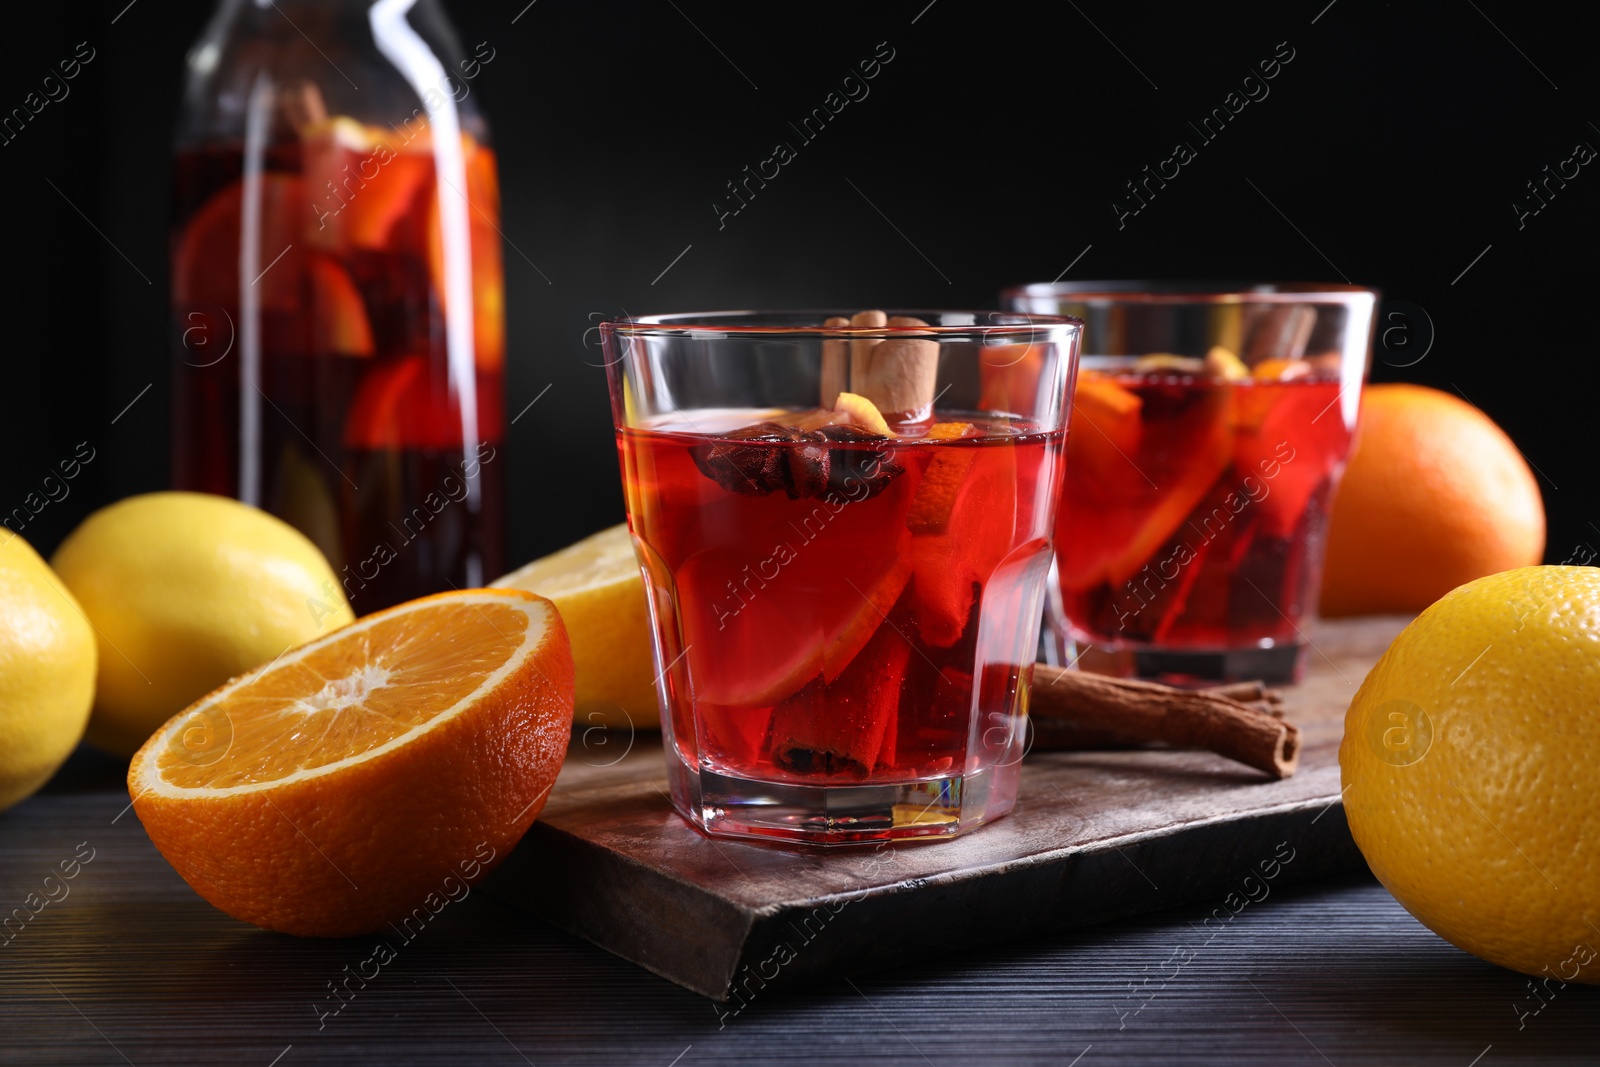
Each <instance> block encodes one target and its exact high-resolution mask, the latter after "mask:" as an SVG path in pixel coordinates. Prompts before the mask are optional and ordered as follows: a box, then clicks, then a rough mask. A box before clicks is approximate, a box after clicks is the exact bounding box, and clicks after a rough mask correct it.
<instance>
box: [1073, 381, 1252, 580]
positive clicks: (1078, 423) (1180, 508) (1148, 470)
mask: <svg viewBox="0 0 1600 1067" xmlns="http://www.w3.org/2000/svg"><path fill="white" fill-rule="evenodd" d="M1175 388H1183V389H1185V390H1187V389H1189V388H1193V389H1194V390H1196V392H1195V395H1194V397H1193V398H1192V400H1191V402H1190V403H1189V404H1188V406H1187V408H1186V409H1185V410H1183V411H1182V412H1179V413H1175V414H1173V415H1170V416H1167V415H1163V416H1161V417H1160V418H1157V419H1154V420H1150V419H1148V413H1147V412H1146V411H1145V410H1144V407H1145V401H1144V400H1143V399H1142V398H1141V397H1140V396H1139V395H1138V394H1136V393H1133V392H1132V391H1131V390H1128V389H1125V388H1123V387H1122V386H1121V385H1119V384H1118V383H1116V382H1114V381H1111V380H1109V379H1097V378H1092V377H1091V378H1088V379H1087V380H1085V379H1083V378H1081V377H1080V379H1079V382H1078V391H1077V395H1076V396H1075V397H1074V400H1073V422H1072V432H1071V434H1070V435H1069V437H1068V440H1067V485H1066V489H1065V492H1064V494H1063V504H1062V521H1061V522H1060V523H1059V524H1058V526H1057V533H1056V550H1057V555H1058V559H1059V567H1060V578H1061V585H1062V587H1063V588H1065V589H1089V588H1093V587H1094V586H1096V585H1099V584H1101V583H1103V582H1105V583H1110V584H1111V585H1112V586H1114V587H1115V586H1120V585H1121V584H1122V583H1123V582H1125V581H1127V580H1128V579H1129V578H1130V577H1132V576H1133V575H1134V574H1135V573H1137V572H1138V571H1139V569H1140V568H1141V567H1143V566H1144V565H1145V564H1146V563H1147V562H1149V561H1150V556H1151V554H1152V553H1153V552H1154V551H1155V550H1156V549H1158V548H1160V547H1161V546H1162V545H1163V544H1164V543H1165V542H1166V541H1167V540H1168V539H1169V538H1171V537H1172V536H1173V533H1174V531H1176V530H1177V528H1178V527H1179V526H1180V525H1182V523H1183V521H1184V520H1185V519H1186V518H1187V517H1188V516H1189V513H1190V512H1192V511H1193V510H1194V508H1195V505H1196V504H1198V503H1199V502H1200V500H1201V498H1203V497H1204V496H1205V495H1206V492H1207V491H1208V490H1209V489H1210V488H1211V486H1212V485H1213V484H1215V482H1216V480H1217V478H1218V477H1219V476H1220V475H1221V474H1222V472H1223V471H1224V470H1225V469H1226V468H1227V466H1228V463H1229V461H1230V460H1231V459H1232V455H1233V428H1232V423H1231V421H1230V418H1229V411H1230V403H1231V397H1230V394H1231V392H1232V389H1231V387H1229V386H1227V385H1196V386H1193V387H1190V386H1176V387H1175Z"/></svg>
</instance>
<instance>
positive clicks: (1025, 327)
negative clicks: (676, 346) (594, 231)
mask: <svg viewBox="0 0 1600 1067" xmlns="http://www.w3.org/2000/svg"><path fill="white" fill-rule="evenodd" d="M857 310H858V311H859V309H857ZM883 310H884V313H885V315H887V316H888V317H890V318H893V317H895V316H900V315H904V316H914V317H917V318H921V317H923V316H927V315H950V314H956V315H971V316H972V317H973V318H974V319H975V320H976V319H979V318H981V317H984V316H989V317H994V316H1000V317H1005V318H1014V319H1016V320H1017V321H1015V322H978V321H974V322H972V323H967V324H962V325H941V324H934V323H930V324H928V325H926V326H888V325H885V326H820V325H817V326H813V325H798V324H797V325H786V324H776V325H760V324H756V323H749V324H739V323H738V320H739V319H740V318H751V319H754V318H758V317H761V316H780V315H795V316H800V315H806V316H817V317H819V318H834V317H839V318H849V317H850V316H851V315H853V314H855V313H856V312H851V311H846V310H844V309H834V308H795V309H782V310H779V309H767V310H757V309H735V310H728V311H691V312H673V313H670V314H664V315H629V316H623V317H619V318H614V319H606V320H604V321H603V322H601V323H600V330H601V333H602V334H618V335H622V336H627V337H696V336H700V337H706V338H722V337H775V336H776V337H899V336H917V337H928V336H930V335H931V336H934V337H939V336H974V335H976V336H981V337H985V338H988V337H1006V336H1011V335H1016V334H1025V333H1027V332H1029V331H1033V330H1038V329H1040V328H1043V327H1061V326H1065V327H1070V328H1072V329H1075V330H1079V331H1082V329H1083V328H1084V321H1083V320H1082V319H1080V318H1077V317H1075V316H1072V315H1062V314H1055V313H1048V314H1047V313H1035V312H1031V311H1005V310H993V309H986V310H971V309H966V308H885V309H883ZM717 319H727V320H730V321H729V322H727V323H725V324H724V323H718V322H716V321H714V320H717Z"/></svg>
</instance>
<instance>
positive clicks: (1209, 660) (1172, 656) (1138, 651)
mask: <svg viewBox="0 0 1600 1067" xmlns="http://www.w3.org/2000/svg"><path fill="white" fill-rule="evenodd" d="M1056 654H1057V655H1058V656H1059V657H1061V662H1062V663H1075V664H1076V665H1077V667H1078V668H1079V669H1081V670H1086V671H1094V672H1096V673H1097V674H1110V675H1114V676H1116V677H1121V678H1147V679H1150V680H1151V681H1157V682H1166V683H1167V684H1169V685H1206V684H1211V683H1220V682H1249V681H1262V682H1266V683H1267V684H1268V685H1289V684H1291V683H1293V682H1297V681H1299V680H1300V677H1301V675H1302V674H1303V673H1304V671H1305V658H1306V645H1305V644H1303V643H1301V642H1298V641H1297V642H1294V643H1292V644H1289V643H1286V644H1279V645H1272V646H1269V647H1267V648H1231V649H1195V648H1147V647H1140V646H1137V645H1121V646H1107V645H1096V644H1088V643H1084V642H1078V641H1074V640H1073V639H1072V638H1071V637H1070V636H1069V637H1067V638H1066V639H1065V640H1064V641H1062V642H1061V643H1060V645H1059V646H1058V648H1057V650H1056Z"/></svg>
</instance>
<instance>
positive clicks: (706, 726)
mask: <svg viewBox="0 0 1600 1067" xmlns="http://www.w3.org/2000/svg"><path fill="white" fill-rule="evenodd" d="M730 417H732V418H747V417H749V416H732V415H731V414H730ZM950 417H951V416H950V415H949V414H947V413H946V414H942V415H941V418H946V419H948V418H950ZM697 421H698V420H697ZM680 425H681V424H680ZM703 425H704V424H703V423H702V426H703ZM786 430H788V428H786V427H784V426H782V425H780V424H777V423H774V422H770V421H768V422H755V423H753V424H748V425H747V426H746V427H744V428H742V429H738V430H734V431H733V432H732V433H729V434H726V435H714V436H707V435H704V434H697V433H693V432H688V433H686V432H683V431H682V429H681V428H678V427H674V428H671V429H661V430H632V429H630V430H625V431H624V432H623V433H622V434H621V437H620V441H621V449H622V462H623V470H624V472H625V478H626V483H627V493H628V504H629V513H630V514H631V515H632V516H633V530H634V534H635V536H636V537H637V538H638V540H639V542H640V544H641V546H642V549H643V551H644V554H645V558H646V559H647V560H648V563H647V565H646V570H647V572H648V573H649V575H650V581H651V585H652V587H653V588H654V589H655V590H657V595H658V596H662V597H670V598H671V604H670V608H668V607H667V605H658V608H663V609H666V610H664V611H663V614H665V615H667V616H668V617H669V618H671V619H673V620H674V621H675V622H676V625H675V626H671V627H669V628H668V630H667V632H665V633H663V634H662V635H661V636H662V637H663V639H664V640H667V641H670V642H671V644H670V645H669V646H668V648H670V649H671V650H672V653H673V656H674V657H676V656H677V655H680V654H681V655H682V656H683V657H684V660H685V661H686V665H687V666H688V668H689V671H688V672H687V674H688V676H689V677H690V678H692V686H691V687H690V691H687V692H680V691H678V690H677V689H676V687H675V685H674V686H669V702H670V705H671V710H672V712H673V714H674V716H675V719H674V735H675V737H676V739H677V742H678V745H679V747H680V751H681V752H682V753H683V755H684V756H685V757H686V758H690V759H694V760H697V761H699V762H700V763H701V764H702V766H706V767H707V768H708V769H713V770H716V771H718V772H721V773H725V774H730V775H740V776H748V777H761V778H772V779H774V780H784V779H793V780H797V781H816V780H823V781H830V782H833V781H837V782H872V781H899V780H904V779H907V778H916V777H923V776H935V775H942V774H946V773H949V772H950V771H952V770H953V769H955V770H959V769H960V768H962V767H963V766H964V765H965V764H966V759H967V754H968V746H969V744H976V745H978V746H983V745H986V744H991V743H993V742H996V741H1002V742H1004V741H1008V740H1009V738H1008V737H1007V736H1006V733H1007V732H1006V727H1007V725H1008V721H1009V719H1008V716H1001V717H999V718H998V719H997V720H996V725H998V726H999V727H1000V728H1001V729H1000V730H999V731H997V732H996V733H994V734H993V735H990V736H987V737H986V735H985V734H984V733H983V731H981V730H980V731H977V732H974V731H973V730H971V729H969V718H970V709H971V708H973V707H974V706H978V705H984V706H989V707H994V708H1004V709H1007V710H1008V711H1009V709H1011V708H1013V707H1014V706H1015V703H1016V696H1017V686H1018V684H1019V681H1020V679H1021V677H1022V674H1023V671H1024V670H1025V669H1026V668H1027V667H1028V665H1029V664H1030V663H1031V659H1026V658H1025V659H1022V660H1020V661H1019V659H1018V657H1017V655H1016V652H1015V640H1014V636H1013V634H1012V633H1011V632H1010V630H1009V629H1008V627H1016V626H1018V625H1020V623H1021V621H1022V620H1019V619H1016V618H1015V617H1009V618H1008V617H1004V616H1005V614H1006V612H1007V610H1008V609H1007V605H1021V604H1026V603H1030V602H1033V601H1034V600H1035V599H1036V593H1035V592H1034V590H1033V589H1031V588H1028V587H1029V586H1030V585H1032V584H1036V583H1038V582H1039V581H1040V580H1041V579H1042V578H1043V575H1044V571H1045V569H1046V568H1047V567H1048V565H1049V558H1048V557H1049V546H1048V541H1047V530H1048V522H1049V516H1048V515H1046V514H1043V513H1042V512H1040V511H1039V510H1038V508H1037V501H1038V499H1039V498H1040V495H1041V494H1042V493H1045V492H1046V491H1047V490H1048V488H1049V485H1048V482H1049V479H1050V478H1051V476H1052V473H1051V472H1053V471H1054V469H1055V467H1056V454H1057V452H1058V451H1059V449H1060V448H1061V435H1060V434H1059V433H1056V434H1048V433H1038V432H1031V431H1032V428H1030V427H1027V426H1019V425H1015V424H1005V423H1000V422H997V421H995V420H993V419H982V418H979V417H976V416H974V417H973V421H969V422H961V423H951V422H943V423H938V424H935V425H934V426H932V427H931V430H930V432H929V434H928V435H927V436H923V437H905V438H895V439H892V440H891V439H888V438H882V437H875V436H874V435H871V434H869V433H867V432H865V431H861V430H857V429H856V428H855V427H853V426H848V425H847V426H843V427H829V428H828V429H826V430H823V431H820V432H817V433H815V434H814V435H812V439H806V435H802V434H800V433H798V432H797V431H792V430H791V431H789V432H786ZM985 605H987V608H985ZM986 611H987V616H988V617H987V623H988V629H989V631H990V632H988V633H985V632H984V623H985V621H986V620H985V612H986ZM997 630H998V631H999V632H996V631H997ZM677 677H681V676H675V677H674V682H675V681H676V679H677ZM980 689H986V690H988V691H987V692H984V693H980V692H979V690H980ZM696 710H698V713H699V722H698V724H697V723H696V722H695V721H694V720H693V718H692V714H691V713H692V712H694V711H696ZM1001 747H1003V744H1002V746H1001Z"/></svg>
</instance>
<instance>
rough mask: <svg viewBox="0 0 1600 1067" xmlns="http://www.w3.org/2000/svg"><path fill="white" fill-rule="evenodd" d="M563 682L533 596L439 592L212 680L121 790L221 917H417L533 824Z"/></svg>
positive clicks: (566, 710) (565, 722) (562, 667)
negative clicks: (217, 682)
mask: <svg viewBox="0 0 1600 1067" xmlns="http://www.w3.org/2000/svg"><path fill="white" fill-rule="evenodd" d="M572 693H573V682H572V654H571V652H570V650H569V648H568V645H567V635H566V630H565V629H564V628H563V626H562V623H561V618H560V616H559V615H557V613H556V610H555V606H554V605H552V604H551V603H550V602H549V601H548V600H545V599H543V598H542V597H536V596H534V595H533V594H531V593H524V592H521V591H519V590H482V589H475V590H468V591H466V592H456V593H442V594H439V595H437V596H431V597H424V598H423V599H421V600H413V601H411V602H410V603H406V604H401V605H399V606H397V607H393V608H390V609H388V610H387V611H381V612H378V613H376V614H373V615H368V616H367V617H365V618H363V619H359V620H357V621H356V622H354V623H351V624H350V625H349V626H346V627H344V628H343V629H340V630H336V631H334V632H333V633H331V634H328V635H327V636H324V637H321V638H318V639H317V640H315V641H312V642H310V643H309V644H306V645H302V646H300V647H299V648H297V649H294V650H293V651H290V652H287V653H285V654H284V655H282V656H280V657H279V658H278V659H276V660H274V661H273V662H271V663H269V664H267V665H266V666H264V667H260V668H257V669H256V670H254V671H251V672H250V673H248V674H245V675H241V676H240V677H238V678H235V679H234V680H232V681H230V682H228V683H227V684H226V685H224V686H223V687H222V688H220V689H218V690H216V691H215V692H213V693H212V694H211V695H209V696H207V697H205V698H204V699H202V700H200V701H198V702H197V703H195V704H193V705H191V706H190V707H189V708H188V709H187V710H185V711H183V712H181V713H179V714H178V715H176V716H174V717H173V718H172V719H171V720H169V721H168V722H167V724H166V725H165V726H163V727H162V728H161V729H160V730H158V731H157V732H156V733H155V734H154V735H153V736H152V737H151V738H150V739H149V740H148V741H146V742H145V744H144V747H143V748H141V749H140V750H139V751H138V753H137V754H135V755H134V757H133V763H132V765H131V766H130V767H129V768H128V788H129V790H130V791H131V792H132V794H133V806H134V810H135V811H136V812H138V815H139V819H140V821H141V822H143V823H144V827H145V829H146V831H148V832H149V834H150V839H151V840H152V841H153V842H155V845H156V848H158V849H159V850H160V851H161V854H162V855H163V856H165V857H166V858H167V861H168V862H169V863H171V864H172V866H173V867H174V868H176V869H177V871H178V873H179V874H180V875H182V876H183V878H184V880H185V881H187V882H188V883H189V885H190V886H192V887H193V888H194V890H195V892H197V893H199V894H200V895H201V896H202V897H204V898H205V899H206V900H208V901H210V902H211V903H212V904H214V905H216V906H217V907H218V908H221V909H222V910H223V911H225V912H227V913H228V914H229V915H231V916H233V917H234V918H236V919H241V920H243V921H245V922H249V923H254V924H255V925H257V926H262V927H266V928H267V929H270V930H280V931H283V932H285V933H291V934H299V935H304V936H321V937H343V936H348V935H353V934H359V933H365V932H369V931H373V930H377V929H380V928H383V927H384V926H385V925H386V924H388V923H394V922H403V921H404V920H405V919H406V917H408V916H411V915H413V914H417V913H419V912H420V914H421V916H422V919H423V921H426V920H427V918H428V917H430V916H431V915H432V914H434V913H436V912H437V911H438V910H439V909H440V908H442V907H443V905H444V903H447V902H448V901H449V900H458V899H460V896H461V895H464V893H465V891H466V890H465V887H466V886H468V885H470V884H471V883H472V882H474V881H476V880H477V879H479V878H481V877H482V876H483V875H485V874H487V873H488V871H489V870H490V869H491V868H492V867H493V866H494V865H495V864H496V863H497V862H498V861H499V860H500V859H501V858H503V857H504V856H505V854H506V853H507V852H508V851H509V850H510V849H511V847H512V846H513V845H515V844H516V843H517V840H518V839H519V838H521V836H522V834H523V832H524V831H526V830H527V828H528V827H529V825H531V824H532V822H533V820H534V819H535V818H536V817H537V816H538V814H539V811H540V809H541V808H542V807H543V805H544V800H545V797H546V796H547V795H548V794H549V791H550V787H551V785H552V784H553V783H554V782H555V777H556V772H557V771H558V770H559V769H560V766H561V759H562V757H563V755H564V754H565V753H566V748H567V740H568V736H569V727H570V725H571V721H572Z"/></svg>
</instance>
